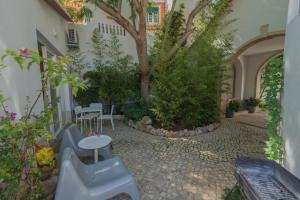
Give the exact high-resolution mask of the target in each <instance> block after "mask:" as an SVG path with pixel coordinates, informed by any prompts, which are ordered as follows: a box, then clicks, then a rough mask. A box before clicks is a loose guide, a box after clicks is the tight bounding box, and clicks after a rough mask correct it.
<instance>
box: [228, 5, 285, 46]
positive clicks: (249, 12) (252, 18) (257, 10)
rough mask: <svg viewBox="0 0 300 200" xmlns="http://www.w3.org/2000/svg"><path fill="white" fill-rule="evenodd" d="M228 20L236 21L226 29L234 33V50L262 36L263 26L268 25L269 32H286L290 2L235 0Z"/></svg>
mask: <svg viewBox="0 0 300 200" xmlns="http://www.w3.org/2000/svg"><path fill="white" fill-rule="evenodd" d="M232 5H233V6H232V12H231V13H230V14H229V15H228V17H227V19H228V20H236V21H234V22H233V23H231V24H230V25H229V26H228V27H226V30H227V31H234V32H233V33H234V48H235V49H237V48H239V47H241V46H242V45H243V44H245V43H246V42H248V41H251V40H252V39H254V38H256V37H258V36H260V35H261V26H263V25H265V24H268V25H269V29H268V32H269V33H272V32H278V31H284V30H285V27H286V19H287V9H288V0H250V1H249V0H233V2H232Z"/></svg>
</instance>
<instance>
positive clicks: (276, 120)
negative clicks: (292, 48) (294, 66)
mask: <svg viewBox="0 0 300 200" xmlns="http://www.w3.org/2000/svg"><path fill="white" fill-rule="evenodd" d="M262 79H263V80H264V83H263V84H264V90H265V101H266V110H267V130H268V136H269V139H268V141H267V148H266V154H267V156H268V159H271V160H275V161H277V162H279V163H282V162H283V156H284V146H283V139H282V136H281V126H280V125H281V119H282V117H281V93H282V91H283V57H277V58H274V59H272V60H271V61H270V62H269V63H268V65H267V67H266V68H265V71H264V73H263V75H262Z"/></svg>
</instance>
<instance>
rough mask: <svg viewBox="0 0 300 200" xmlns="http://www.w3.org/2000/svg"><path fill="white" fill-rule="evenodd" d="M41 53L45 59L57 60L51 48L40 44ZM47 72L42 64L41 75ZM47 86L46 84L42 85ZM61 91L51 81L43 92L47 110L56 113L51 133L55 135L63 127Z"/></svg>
mask: <svg viewBox="0 0 300 200" xmlns="http://www.w3.org/2000/svg"><path fill="white" fill-rule="evenodd" d="M39 52H40V54H41V56H42V57H43V58H47V59H50V60H55V59H56V55H55V53H53V52H51V51H50V50H49V48H47V47H46V46H44V45H42V44H41V43H39ZM45 70H47V64H46V63H41V73H43V72H44V71H45ZM42 84H43V85H45V83H42ZM60 97H61V95H60V90H59V88H57V87H55V85H54V84H53V83H52V82H51V81H49V82H48V87H47V88H45V89H44V91H43V100H44V107H45V108H53V109H54V113H53V116H52V120H53V124H51V126H50V131H51V132H52V133H55V132H56V131H58V130H59V129H60V128H61V127H62V107H61V103H60Z"/></svg>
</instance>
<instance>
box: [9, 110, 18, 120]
mask: <svg viewBox="0 0 300 200" xmlns="http://www.w3.org/2000/svg"><path fill="white" fill-rule="evenodd" d="M16 117H17V113H13V112H12V113H10V119H11V120H12V121H15V120H16Z"/></svg>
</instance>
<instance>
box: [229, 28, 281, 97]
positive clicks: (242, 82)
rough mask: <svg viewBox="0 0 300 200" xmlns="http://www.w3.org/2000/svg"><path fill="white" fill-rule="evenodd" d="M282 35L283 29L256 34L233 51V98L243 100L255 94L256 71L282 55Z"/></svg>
mask: <svg viewBox="0 0 300 200" xmlns="http://www.w3.org/2000/svg"><path fill="white" fill-rule="evenodd" d="M284 36H285V32H284V31H277V32H272V33H268V34H264V35H261V36H257V37H255V38H253V39H251V40H249V41H247V42H246V43H244V44H243V45H242V46H240V47H239V48H238V49H237V50H236V51H235V53H234V54H233V55H232V57H231V58H232V61H233V63H234V77H233V78H234V80H233V82H234V86H233V91H234V92H233V97H234V98H236V99H239V100H243V99H245V98H248V97H251V96H253V97H255V96H257V89H258V87H257V81H259V80H258V78H257V76H258V73H259V71H260V70H262V68H263V66H264V65H265V64H266V63H267V62H268V61H269V60H270V59H271V58H273V57H274V56H278V54H281V55H282V51H283V46H284V42H283V40H284ZM273 42H275V43H276V45H275V46H273ZM265 44H267V45H266V46H264V45H265ZM256 51H257V53H256Z"/></svg>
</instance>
